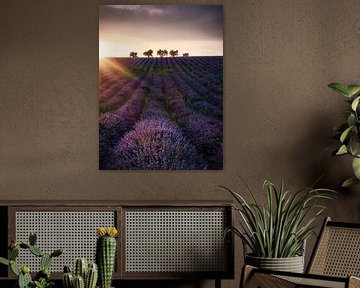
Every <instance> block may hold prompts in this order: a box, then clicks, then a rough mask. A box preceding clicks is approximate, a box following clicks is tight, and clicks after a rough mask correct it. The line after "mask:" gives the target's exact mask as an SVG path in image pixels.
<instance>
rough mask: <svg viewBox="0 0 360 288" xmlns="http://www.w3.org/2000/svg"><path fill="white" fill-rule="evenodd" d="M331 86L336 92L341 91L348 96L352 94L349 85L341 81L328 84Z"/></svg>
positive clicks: (340, 92)
mask: <svg viewBox="0 0 360 288" xmlns="http://www.w3.org/2000/svg"><path fill="white" fill-rule="evenodd" d="M328 87H329V88H331V89H333V90H334V91H335V92H337V93H339V94H340V95H342V96H345V97H347V98H350V97H351V94H350V92H349V90H348V89H347V86H345V85H344V84H341V83H330V84H329V85H328Z"/></svg>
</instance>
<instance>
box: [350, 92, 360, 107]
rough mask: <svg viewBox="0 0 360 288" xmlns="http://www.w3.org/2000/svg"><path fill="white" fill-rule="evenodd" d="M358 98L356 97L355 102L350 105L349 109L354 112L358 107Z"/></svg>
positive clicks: (359, 99)
mask: <svg viewBox="0 0 360 288" xmlns="http://www.w3.org/2000/svg"><path fill="white" fill-rule="evenodd" d="M359 101H360V96H358V97H356V98H355V100H354V101H353V102H352V103H351V109H352V110H354V111H356V108H357V106H358V105H359Z"/></svg>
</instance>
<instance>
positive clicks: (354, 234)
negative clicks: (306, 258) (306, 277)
mask: <svg viewBox="0 0 360 288" xmlns="http://www.w3.org/2000/svg"><path fill="white" fill-rule="evenodd" d="M307 273H310V274H317V275H327V276H342V277H348V276H356V277H360V224H353V223H341V222H332V221H330V218H327V219H326V221H325V223H324V225H323V228H322V231H321V235H320V237H319V240H318V243H317V244H316V246H315V250H314V254H313V256H312V259H311V260H310V263H309V266H308V269H307Z"/></svg>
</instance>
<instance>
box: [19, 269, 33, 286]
mask: <svg viewBox="0 0 360 288" xmlns="http://www.w3.org/2000/svg"><path fill="white" fill-rule="evenodd" d="M27 270H28V271H27V272H25V271H23V270H22V271H21V272H20V274H19V279H18V285H19V288H28V287H29V286H30V284H31V283H32V279H31V275H30V273H29V268H28V267H27Z"/></svg>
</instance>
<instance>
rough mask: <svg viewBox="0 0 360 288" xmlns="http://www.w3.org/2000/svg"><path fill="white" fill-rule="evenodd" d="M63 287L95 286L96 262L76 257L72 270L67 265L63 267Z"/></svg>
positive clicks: (82, 287) (90, 287)
mask: <svg viewBox="0 0 360 288" xmlns="http://www.w3.org/2000/svg"><path fill="white" fill-rule="evenodd" d="M62 279H63V286H64V288H95V287H96V282H97V279H98V267H97V265H96V263H92V262H90V263H88V261H87V259H85V258H78V259H76V261H75V263H74V272H73V273H72V272H71V269H70V267H69V266H65V267H64V273H63V277H62Z"/></svg>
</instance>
